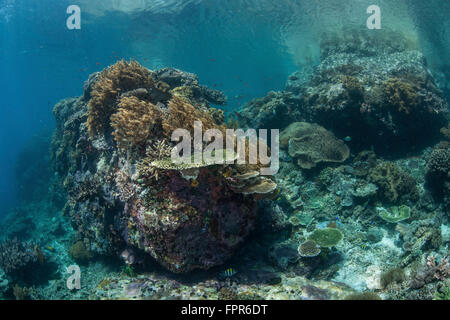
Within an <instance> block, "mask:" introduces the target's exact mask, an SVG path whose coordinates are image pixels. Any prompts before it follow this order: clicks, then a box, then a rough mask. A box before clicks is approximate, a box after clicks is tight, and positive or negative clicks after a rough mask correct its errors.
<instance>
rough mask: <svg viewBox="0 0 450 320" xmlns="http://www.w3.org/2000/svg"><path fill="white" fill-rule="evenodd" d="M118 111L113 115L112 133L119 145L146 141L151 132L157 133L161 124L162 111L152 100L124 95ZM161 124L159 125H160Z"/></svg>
mask: <svg viewBox="0 0 450 320" xmlns="http://www.w3.org/2000/svg"><path fill="white" fill-rule="evenodd" d="M117 106H118V108H119V109H118V111H117V112H116V113H114V114H113V115H112V116H111V126H112V128H113V129H114V132H113V133H112V134H113V136H114V139H115V140H116V141H117V144H118V145H119V147H123V148H125V149H126V148H129V147H130V146H139V145H142V144H143V143H146V142H147V140H148V138H149V137H150V135H151V133H152V132H153V135H156V134H157V133H158V131H159V130H160V126H161V124H160V123H158V122H157V121H158V120H159V119H160V118H161V116H160V113H161V111H160V110H158V108H157V107H156V106H155V105H153V104H152V103H151V102H147V101H142V100H139V99H138V98H137V97H133V96H132V97H123V98H121V99H120V101H119V103H118V104H117ZM158 125H159V126H158Z"/></svg>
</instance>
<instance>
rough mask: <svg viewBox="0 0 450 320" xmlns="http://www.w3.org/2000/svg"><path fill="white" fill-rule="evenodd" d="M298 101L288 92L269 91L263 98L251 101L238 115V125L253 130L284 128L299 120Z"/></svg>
mask: <svg viewBox="0 0 450 320" xmlns="http://www.w3.org/2000/svg"><path fill="white" fill-rule="evenodd" d="M299 102H300V100H299V99H298V97H296V96H294V95H293V94H292V93H290V92H283V91H282V92H274V91H271V92H269V93H268V94H267V96H265V97H263V98H258V99H253V100H252V101H250V102H249V103H248V104H247V105H246V106H244V108H243V109H242V111H241V112H240V113H239V114H240V117H239V123H240V124H242V125H243V126H244V127H249V128H255V129H279V128H285V127H286V126H287V125H288V124H290V123H291V122H292V121H293V120H294V121H295V120H297V119H300V118H301V117H300V114H299V108H298V104H299Z"/></svg>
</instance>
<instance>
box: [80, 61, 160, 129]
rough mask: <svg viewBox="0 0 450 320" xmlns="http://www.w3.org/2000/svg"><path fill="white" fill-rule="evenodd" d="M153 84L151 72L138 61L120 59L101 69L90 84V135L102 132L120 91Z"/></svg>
mask: <svg viewBox="0 0 450 320" xmlns="http://www.w3.org/2000/svg"><path fill="white" fill-rule="evenodd" d="M153 84H154V80H153V79H152V76H151V72H150V71H149V70H148V69H146V68H144V67H142V66H141V65H140V64H139V63H138V62H136V61H134V60H131V61H130V62H127V61H125V60H121V61H119V62H117V63H116V64H114V65H112V66H110V67H109V68H107V69H105V70H103V71H102V72H101V73H100V74H99V75H98V77H97V79H96V82H95V83H94V84H93V85H92V91H91V92H90V97H91V99H90V100H89V113H88V118H87V127H88V130H89V133H90V135H91V136H95V135H97V134H102V133H104V131H105V129H106V128H107V125H108V124H109V118H110V117H111V115H112V114H113V113H114V112H115V104H116V100H117V98H118V97H119V95H120V94H121V93H124V92H126V91H129V90H133V89H136V88H145V87H150V86H152V85H153Z"/></svg>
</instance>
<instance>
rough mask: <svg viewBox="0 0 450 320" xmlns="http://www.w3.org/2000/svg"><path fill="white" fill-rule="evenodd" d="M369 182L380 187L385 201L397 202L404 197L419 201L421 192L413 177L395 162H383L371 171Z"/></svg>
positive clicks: (380, 193)
mask: <svg viewBox="0 0 450 320" xmlns="http://www.w3.org/2000/svg"><path fill="white" fill-rule="evenodd" d="M368 180H369V181H370V182H372V183H374V184H376V185H377V186H378V194H379V196H380V197H381V198H382V199H383V200H387V201H389V202H397V201H398V200H399V199H401V198H402V197H408V198H409V199H411V200H417V198H418V196H419V191H418V189H417V186H416V182H415V180H414V178H413V177H412V176H410V175H409V174H407V173H406V172H404V171H402V170H401V169H400V168H399V167H398V166H396V165H395V163H393V162H389V161H383V162H380V163H378V164H377V165H376V166H375V167H374V168H372V169H371V170H370V173H369V176H368Z"/></svg>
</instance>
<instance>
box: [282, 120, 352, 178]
mask: <svg viewBox="0 0 450 320" xmlns="http://www.w3.org/2000/svg"><path fill="white" fill-rule="evenodd" d="M280 145H281V147H282V148H286V147H287V149H288V152H289V156H291V157H292V158H294V159H295V160H296V161H297V164H298V165H299V166H300V167H301V168H303V169H311V168H313V167H315V166H316V164H317V163H319V162H344V161H345V160H346V159H347V158H348V156H349V154H350V150H349V149H348V147H347V146H346V145H345V143H344V142H343V141H341V140H338V139H336V138H335V136H334V135H333V134H332V133H331V132H329V131H327V130H326V129H325V128H323V127H321V126H319V125H317V124H314V123H306V122H294V123H292V124H290V125H289V126H288V127H287V128H286V129H285V130H284V131H283V132H281V134H280Z"/></svg>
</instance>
